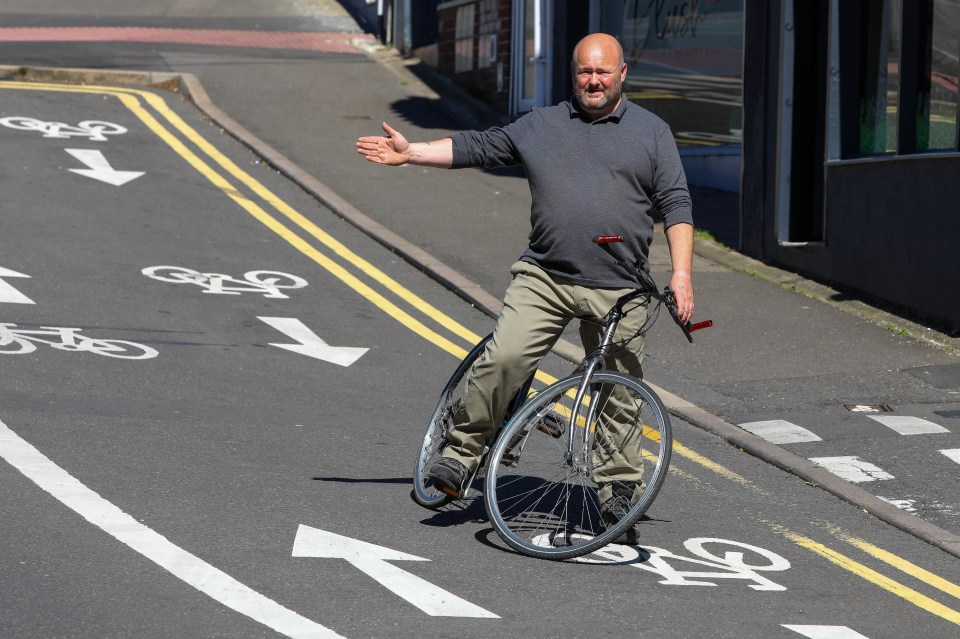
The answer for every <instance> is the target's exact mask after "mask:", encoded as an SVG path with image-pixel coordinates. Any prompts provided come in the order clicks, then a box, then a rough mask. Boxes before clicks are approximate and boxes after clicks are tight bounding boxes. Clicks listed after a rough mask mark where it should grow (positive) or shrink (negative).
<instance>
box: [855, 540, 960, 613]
mask: <svg viewBox="0 0 960 639" xmlns="http://www.w3.org/2000/svg"><path fill="white" fill-rule="evenodd" d="M844 541H846V542H847V543H849V544H852V545H854V546H856V547H857V548H859V549H860V550H862V551H863V552H865V553H867V554H868V555H871V556H873V557H875V558H877V559H879V560H880V561H882V562H884V563H886V564H889V565H891V566H893V567H894V568H896V569H898V570H901V571H903V572H905V573H907V574H908V575H910V576H911V577H916V578H917V579H919V580H920V581H922V582H923V583H925V584H928V585H930V586H933V587H934V588H936V589H937V590H940V591H942V592H945V593H947V594H948V595H950V596H951V597H955V598H957V599H960V586H958V585H957V584H955V583H951V582H949V581H947V580H946V579H944V578H943V577H940V576H938V575H935V574H933V573H932V572H930V571H928V570H924V569H923V568H921V567H920V566H917V565H916V564H912V563H910V562H909V561H907V560H906V559H901V558H900V557H897V556H896V555H894V554H893V553H891V552H888V551H886V550H884V549H883V548H879V547H877V546H874V545H873V544H871V543H870V542H867V541H864V540H863V539H857V538H855V537H844Z"/></svg>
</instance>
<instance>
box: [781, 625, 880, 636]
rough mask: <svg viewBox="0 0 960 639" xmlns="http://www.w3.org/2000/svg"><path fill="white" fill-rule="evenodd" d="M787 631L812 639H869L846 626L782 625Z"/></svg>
mask: <svg viewBox="0 0 960 639" xmlns="http://www.w3.org/2000/svg"><path fill="white" fill-rule="evenodd" d="M781 625H783V627H784V628H786V629H787V630H793V631H794V632H799V633H800V634H801V635H803V636H804V637H809V638H810V639H869V638H868V637H865V636H864V635H861V634H860V633H859V632H857V631H856V630H851V629H850V628H847V627H846V626H794V625H791V624H781Z"/></svg>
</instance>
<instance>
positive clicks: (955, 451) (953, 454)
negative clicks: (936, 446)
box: [940, 448, 960, 464]
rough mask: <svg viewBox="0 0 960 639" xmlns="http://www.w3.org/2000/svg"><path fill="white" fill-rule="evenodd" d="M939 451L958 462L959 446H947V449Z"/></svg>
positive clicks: (959, 455) (959, 459) (959, 458)
mask: <svg viewBox="0 0 960 639" xmlns="http://www.w3.org/2000/svg"><path fill="white" fill-rule="evenodd" d="M940 452H941V453H943V454H944V455H946V456H947V457H949V458H950V459H952V460H953V461H955V462H957V463H958V464H960V448H949V449H947V450H941V451H940Z"/></svg>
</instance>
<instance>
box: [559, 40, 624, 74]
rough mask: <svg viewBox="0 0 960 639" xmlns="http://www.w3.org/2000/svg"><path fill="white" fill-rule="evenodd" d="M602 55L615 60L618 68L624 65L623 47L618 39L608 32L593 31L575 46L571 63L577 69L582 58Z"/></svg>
mask: <svg viewBox="0 0 960 639" xmlns="http://www.w3.org/2000/svg"><path fill="white" fill-rule="evenodd" d="M581 56H582V57H588V58H589V57H593V56H601V57H606V58H609V59H611V60H613V61H614V63H615V64H616V66H617V68H620V67H621V66H623V47H621V46H620V43H619V42H617V39H616V38H614V37H613V36H612V35H607V34H606V33H591V34H590V35H588V36H587V37H585V38H583V39H582V40H580V42H578V43H577V46H575V47H573V59H572V60H571V63H572V64H573V66H574V69H576V66H577V64H578V63H579V60H580V58H581Z"/></svg>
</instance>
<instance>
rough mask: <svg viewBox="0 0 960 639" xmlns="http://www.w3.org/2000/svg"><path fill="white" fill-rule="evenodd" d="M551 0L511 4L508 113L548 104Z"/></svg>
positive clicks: (518, 0) (549, 91)
mask: <svg viewBox="0 0 960 639" xmlns="http://www.w3.org/2000/svg"><path fill="white" fill-rule="evenodd" d="M551 1H552V0H514V2H513V44H512V50H513V55H512V56H511V60H512V62H511V75H512V77H513V82H512V86H511V90H510V113H511V115H516V114H518V113H524V112H526V111H529V110H530V109H532V108H533V107H536V106H547V105H548V104H549V103H550V95H551V87H550V76H551V68H550V65H551V60H550V47H551V38H550V34H551V23H552V22H553V20H552V17H553V16H552V11H551Z"/></svg>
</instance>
